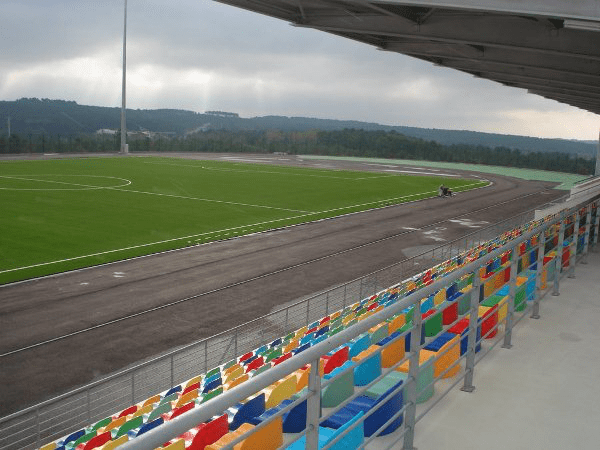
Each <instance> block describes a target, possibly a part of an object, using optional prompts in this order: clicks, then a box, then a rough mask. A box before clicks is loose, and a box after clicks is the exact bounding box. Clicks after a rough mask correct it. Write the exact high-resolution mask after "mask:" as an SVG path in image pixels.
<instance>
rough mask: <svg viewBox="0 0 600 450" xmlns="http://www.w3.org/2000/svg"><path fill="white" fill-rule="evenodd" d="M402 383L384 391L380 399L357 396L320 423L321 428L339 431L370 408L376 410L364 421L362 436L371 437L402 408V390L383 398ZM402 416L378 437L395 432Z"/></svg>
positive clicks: (400, 382) (400, 423)
mask: <svg viewBox="0 0 600 450" xmlns="http://www.w3.org/2000/svg"><path fill="white" fill-rule="evenodd" d="M402 382H403V381H399V382H398V384H396V385H394V386H393V387H392V388H390V389H389V390H388V391H386V392H385V393H384V394H383V395H382V396H381V397H379V398H377V399H373V398H371V397H368V396H366V395H359V396H358V397H356V398H355V399H353V400H352V401H350V402H349V403H348V404H347V405H346V406H344V407H343V408H341V409H340V410H338V411H336V412H335V413H334V414H333V415H332V416H331V417H329V418H328V419H326V420H325V421H323V422H322V423H321V425H322V426H323V427H327V428H333V429H336V430H337V429H339V428H340V427H342V426H343V425H344V424H346V423H347V422H349V421H350V420H352V418H353V417H354V416H356V415H357V414H358V413H360V412H363V413H364V414H366V413H367V412H368V411H370V410H371V409H372V408H376V412H375V413H373V414H371V415H370V416H369V417H367V418H366V419H365V421H364V434H365V436H366V437H370V436H372V435H373V434H374V433H375V432H376V431H377V429H378V428H380V427H381V426H382V425H383V424H385V423H386V422H387V421H388V420H390V419H391V417H392V416H393V415H394V414H396V413H397V412H398V411H400V409H401V408H402V404H403V400H402V398H403V397H402V390H400V391H399V392H397V393H395V394H393V395H392V396H391V397H389V398H388V399H385V400H384V398H385V396H387V395H388V394H390V393H391V392H392V391H394V390H395V389H396V388H398V387H399V386H400V385H401V384H402ZM402 419H403V415H402V414H400V415H399V416H398V417H397V418H396V419H394V420H393V421H392V423H390V424H389V425H388V426H387V427H386V428H385V429H384V430H383V431H381V433H380V435H381V436H383V435H386V434H389V433H391V432H393V431H395V430H396V429H397V428H398V427H399V426H400V425H402Z"/></svg>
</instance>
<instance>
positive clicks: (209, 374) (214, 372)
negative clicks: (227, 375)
mask: <svg viewBox="0 0 600 450" xmlns="http://www.w3.org/2000/svg"><path fill="white" fill-rule="evenodd" d="M218 373H221V369H219V368H218V367H217V368H215V369H212V370H209V371H208V372H207V373H206V376H205V378H210V377H212V376H213V375H216V374H218Z"/></svg>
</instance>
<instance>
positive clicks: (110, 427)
mask: <svg viewBox="0 0 600 450" xmlns="http://www.w3.org/2000/svg"><path fill="white" fill-rule="evenodd" d="M125 422H127V417H118V418H116V419H114V420H113V421H111V422H110V423H109V424H108V425H106V426H105V427H104V428H98V430H97V431H98V433H103V432H105V431H111V430H113V429H115V428H118V427H120V426H121V425H123V424H124V423H125Z"/></svg>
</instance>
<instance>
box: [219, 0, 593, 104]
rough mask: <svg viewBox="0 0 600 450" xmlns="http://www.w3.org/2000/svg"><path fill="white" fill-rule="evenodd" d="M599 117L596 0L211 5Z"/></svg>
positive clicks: (236, 0)
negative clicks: (406, 57)
mask: <svg viewBox="0 0 600 450" xmlns="http://www.w3.org/2000/svg"><path fill="white" fill-rule="evenodd" d="M217 1H220V2H221V3H226V4H229V5H233V6H237V7H240V8H244V9H248V10H250V11H255V12H258V13H261V14H265V15H268V16H271V17H276V18H279V19H283V20H286V21H289V22H291V23H292V24H293V25H296V26H300V27H308V28H314V29H317V30H322V31H326V32H328V33H332V34H335V35H339V36H343V37H346V38H349V39H353V40H356V41H359V42H364V43H367V44H371V45H373V46H375V47H377V48H379V49H382V50H386V51H393V52H398V53H403V54H405V55H409V56H413V57H415V58H419V59H423V60H425V61H429V62H432V63H434V64H437V65H440V66H444V67H451V68H454V69H457V70H460V71H462V72H466V73H469V74H471V75H474V76H476V77H481V78H486V79H489V80H494V81H497V82H499V83H502V84H504V85H507V86H514V87H519V88H523V89H527V90H528V91H529V92H531V93H533V94H538V95H541V96H543V97H546V98H549V99H553V100H557V101H559V102H562V103H567V104H569V105H572V106H576V107H579V108H582V109H584V110H587V111H590V112H593V113H596V114H600V0H445V1H444V0H431V1H426V0H420V1H419V0H415V1H411V0H401V1H398V0H217Z"/></svg>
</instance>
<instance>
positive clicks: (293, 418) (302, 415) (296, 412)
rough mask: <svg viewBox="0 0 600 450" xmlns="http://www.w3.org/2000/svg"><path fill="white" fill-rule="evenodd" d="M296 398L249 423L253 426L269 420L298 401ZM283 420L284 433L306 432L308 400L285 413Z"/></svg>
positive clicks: (251, 419)
mask: <svg viewBox="0 0 600 450" xmlns="http://www.w3.org/2000/svg"><path fill="white" fill-rule="evenodd" d="M296 397H297V395H296V396H294V397H292V398H290V399H288V400H284V401H282V402H281V403H280V404H279V405H278V406H276V407H275V408H271V409H268V410H266V411H265V412H264V413H263V414H261V415H260V416H257V417H252V418H250V419H249V420H248V422H249V423H251V424H252V425H258V424H259V423H261V422H263V421H264V420H267V419H269V417H271V416H273V415H275V414H276V413H278V412H279V411H281V410H282V409H283V408H285V407H286V406H288V405H290V404H291V403H293V402H294V401H295V400H296ZM281 419H282V429H283V432H284V433H300V432H301V431H302V430H304V429H305V428H306V400H303V401H302V402H300V403H298V404H297V405H296V406H294V407H293V408H292V409H290V410H289V411H287V412H285V413H283V415H282V416H281Z"/></svg>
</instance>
